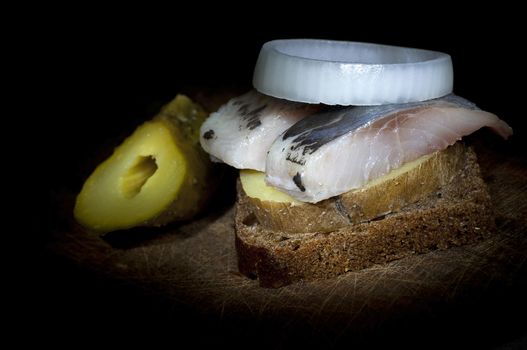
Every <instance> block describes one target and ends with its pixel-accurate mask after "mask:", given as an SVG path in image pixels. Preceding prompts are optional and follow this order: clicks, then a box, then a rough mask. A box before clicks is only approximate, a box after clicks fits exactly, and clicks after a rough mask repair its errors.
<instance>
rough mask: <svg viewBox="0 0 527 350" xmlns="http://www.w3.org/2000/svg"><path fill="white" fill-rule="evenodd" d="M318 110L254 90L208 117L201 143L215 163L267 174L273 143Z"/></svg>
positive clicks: (202, 130) (202, 129) (234, 99)
mask: <svg viewBox="0 0 527 350" xmlns="http://www.w3.org/2000/svg"><path fill="white" fill-rule="evenodd" d="M318 109H319V106H316V105H307V104H304V103H298V102H291V101H286V100H281V99H278V98H274V97H270V96H266V95H264V94H261V93H259V92H257V91H256V90H252V91H249V92H248V93H246V94H244V95H241V96H238V97H235V98H233V99H231V100H230V101H228V102H227V103H226V104H225V105H223V106H222V107H220V109H219V110H218V111H217V112H215V113H212V114H211V115H210V116H209V118H208V119H207V120H206V121H205V122H204V123H203V125H202V126H201V129H200V143H201V146H202V147H203V149H204V150H205V151H206V152H207V153H209V154H210V155H211V158H212V159H213V160H215V161H222V162H224V163H227V164H229V165H231V166H233V167H235V168H238V169H255V170H259V171H264V170H265V160H266V157H267V151H268V150H269V148H270V147H271V145H272V143H273V141H274V140H275V139H276V138H277V137H278V136H279V135H280V134H281V133H282V132H283V131H285V130H287V129H288V128H289V127H290V126H292V125H293V124H295V123H296V122H298V121H299V120H301V119H302V118H304V117H306V116H307V115H309V114H312V113H314V112H315V111H316V110H318Z"/></svg>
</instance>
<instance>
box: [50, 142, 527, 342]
mask: <svg viewBox="0 0 527 350" xmlns="http://www.w3.org/2000/svg"><path fill="white" fill-rule="evenodd" d="M488 140H491V141H488ZM469 142H471V143H472V144H473V145H474V147H475V149H476V151H477V153H478V157H479V161H480V164H481V168H482V173H483V175H484V178H485V180H486V182H487V183H488V186H489V190H490V193H491V196H492V198H493V202H494V205H495V209H496V215H497V219H496V222H497V226H498V231H497V232H496V234H495V235H494V236H493V237H492V238H490V239H488V240H486V241H484V242H482V243H480V244H477V245H471V246H465V247H460V248H453V249H450V250H447V251H435V252H432V253H429V254H425V255H418V256H413V257H410V258H406V259H403V260H399V261H395V262H392V263H390V264H388V265H384V266H374V267H371V268H368V269H365V270H362V271H358V272H350V273H347V274H345V275H342V276H340V277H337V278H333V279H330V280H321V281H316V282H309V283H307V282H306V283H297V284H293V285H290V286H287V287H283V288H280V289H263V288H260V287H259V286H258V283H257V281H255V280H250V279H248V278H246V277H244V276H242V275H240V274H239V273H238V270H237V265H236V252H235V250H234V232H233V209H232V198H233V197H232V196H231V197H230V199H229V200H227V201H218V202H217V203H215V207H214V208H212V209H211V210H209V211H208V212H207V213H206V214H205V215H203V216H202V217H200V218H198V219H197V220H195V221H192V222H188V223H183V224H175V225H171V226H168V227H166V228H162V229H140V230H132V231H129V232H119V233H117V234H114V235H110V236H108V237H106V238H105V239H102V238H99V237H94V236H90V235H88V234H87V233H86V232H85V231H84V230H83V229H82V228H81V227H79V226H78V225H77V224H76V223H75V222H74V221H73V219H72V218H71V212H72V205H73V200H74V196H75V193H67V194H62V195H61V198H60V202H61V203H62V206H63V207H62V209H61V211H62V215H63V220H64V221H65V222H66V224H65V225H63V227H62V228H61V229H59V230H57V231H56V233H55V235H54V237H53V240H52V241H51V243H50V245H49V251H51V252H53V254H56V255H59V256H62V257H65V258H66V260H67V261H68V262H70V263H72V264H75V265H77V266H82V267H83V268H85V269H89V270H90V271H93V272H94V274H95V275H104V276H105V278H108V279H110V280H120V281H126V284H127V285H129V286H130V288H133V289H134V290H137V289H139V290H142V291H144V293H145V295H149V298H155V299H159V300H163V305H168V307H167V309H165V310H164V311H163V312H164V313H169V314H173V318H172V319H171V320H172V321H174V322H176V320H178V321H177V322H176V323H177V324H178V325H179V326H180V327H183V328H179V329H180V332H179V333H180V334H181V333H183V334H184V333H186V332H187V331H188V332H190V329H191V328H192V329H194V330H196V329H199V330H200V331H199V334H200V337H198V338H199V339H201V340H203V339H204V338H207V336H210V337H213V338H214V339H220V338H223V337H225V339H228V340H229V341H230V340H244V341H245V340H248V339H258V341H257V342H258V344H259V345H271V346H273V347H274V345H279V346H288V345H295V344H296V345H298V344H306V343H307V344H310V345H313V344H317V345H321V346H333V345H341V344H344V345H350V344H352V343H353V344H355V343H359V344H363V343H367V344H372V343H371V342H377V341H379V340H382V341H383V342H385V343H392V341H393V342H395V341H396V340H397V341H400V342H401V343H402V344H407V343H406V341H410V339H414V340H415V339H427V341H428V343H427V344H428V346H430V345H434V344H435V345H437V344H443V343H445V344H450V343H449V341H451V340H452V339H455V336H462V335H465V338H464V339H465V340H466V341H467V342H468V344H473V340H471V339H475V338H474V337H479V338H478V339H486V338H485V337H484V336H485V334H486V333H487V335H488V333H489V332H490V333H492V332H493V331H496V330H501V331H503V328H507V327H511V324H514V327H516V328H515V329H516V330H518V329H519V330H520V333H521V330H522V329H525V325H523V326H522V324H521V322H524V321H520V323H517V322H516V321H511V320H512V318H513V317H514V316H518V314H521V313H522V312H525V311H526V310H527V309H526V307H525V305H526V304H525V301H523V298H524V293H525V292H526V291H527V288H526V285H527V284H526V281H527V264H526V260H527V259H526V256H527V255H526V252H527V229H526V227H527V166H526V157H525V155H524V154H523V152H522V150H521V149H518V148H519V147H518V144H515V143H514V142H510V141H508V143H507V142H504V141H502V140H499V139H498V138H497V137H496V136H494V135H490V136H489V135H487V134H480V135H478V137H477V138H475V140H471V141H469ZM229 184H230V185H232V187H229V186H226V187H227V188H228V191H231V192H233V191H234V186H233V183H232V181H231V182H230V183H229ZM125 290H126V288H125ZM167 310H169V311H167ZM509 316H510V317H509ZM183 317H184V318H188V319H192V321H189V325H187V328H185V326H181V325H182V324H186V321H185V320H183V321H182V320H181V319H180V318H183ZM166 319H167V317H165V318H164V320H166ZM167 322H168V321H167ZM198 324H199V327H198V328H195V326H196V327H197V325H198ZM522 327H523V328H522ZM181 329H183V330H181ZM496 332H497V331H496ZM516 334H517V333H513V336H514V335H516ZM253 337H254V338H253ZM482 337H483V338H482ZM198 338H196V339H198ZM445 339H448V340H445ZM482 342H483V343H484V342H485V341H482ZM456 344H459V343H456Z"/></svg>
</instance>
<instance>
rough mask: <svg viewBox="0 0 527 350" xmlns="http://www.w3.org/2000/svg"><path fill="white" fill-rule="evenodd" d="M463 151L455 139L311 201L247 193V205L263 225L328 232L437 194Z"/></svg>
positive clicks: (292, 230)
mask: <svg viewBox="0 0 527 350" xmlns="http://www.w3.org/2000/svg"><path fill="white" fill-rule="evenodd" d="M465 152H466V148H465V146H464V145H463V144H462V143H459V142H458V143H456V144H454V145H453V146H450V147H448V148H447V149H445V150H443V151H439V152H436V153H434V154H432V155H431V156H430V157H428V158H427V159H425V158H423V159H422V160H420V161H418V162H416V163H414V164H413V165H411V167H410V168H409V169H408V170H407V171H406V172H403V173H402V174H399V175H397V176H393V174H392V175H391V176H390V174H389V175H388V176H387V177H385V178H383V179H380V180H379V181H375V182H372V183H370V184H368V185H367V186H366V187H364V188H362V189H358V190H353V191H350V192H347V193H344V194H342V195H340V196H336V197H332V198H329V199H326V200H324V201H321V202H319V203H316V204H311V203H303V204H301V205H294V204H292V203H287V202H273V201H268V200H260V199H258V198H253V197H248V196H247V199H248V200H247V204H248V205H249V206H250V209H251V210H252V212H253V213H254V215H255V216H256V218H257V219H258V221H259V223H260V224H261V225H262V226H263V227H265V228H267V229H272V230H277V231H282V232H285V233H303V232H331V231H334V230H337V229H339V228H342V227H344V226H349V225H354V224H358V223H361V222H367V221H371V220H374V219H378V218H382V217H383V216H384V215H386V214H389V213H395V212H399V211H401V209H403V208H404V207H405V206H407V205H409V204H412V203H415V202H418V201H420V200H422V199H424V198H427V197H429V196H440V193H441V188H442V187H443V186H445V185H447V184H448V183H450V182H451V181H452V179H453V178H454V177H455V176H456V175H459V174H460V173H461V172H462V171H463V169H464V166H465V165H464V159H465V157H464V153H465ZM242 187H243V186H241V185H240V191H243V188H242ZM242 194H243V195H244V196H246V194H245V193H244V192H243V193H242Z"/></svg>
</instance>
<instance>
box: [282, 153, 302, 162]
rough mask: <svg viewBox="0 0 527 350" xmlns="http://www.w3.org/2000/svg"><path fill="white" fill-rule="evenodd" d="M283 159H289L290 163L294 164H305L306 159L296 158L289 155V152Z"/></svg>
mask: <svg viewBox="0 0 527 350" xmlns="http://www.w3.org/2000/svg"><path fill="white" fill-rule="evenodd" d="M285 160H288V161H290V162H291V163H295V164H298V165H305V164H306V161H305V160H303V159H298V158H297V157H292V156H291V153H288V154H287V156H286V157H285Z"/></svg>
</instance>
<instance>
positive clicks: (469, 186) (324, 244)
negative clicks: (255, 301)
mask: <svg viewBox="0 0 527 350" xmlns="http://www.w3.org/2000/svg"><path fill="white" fill-rule="evenodd" d="M460 157H464V160H463V162H464V164H465V167H464V168H462V169H461V170H460V171H459V172H457V173H456V175H455V176H454V178H453V179H452V181H451V182H450V183H449V184H447V185H446V186H444V187H443V188H441V189H440V190H439V191H437V192H435V193H433V194H431V195H430V196H428V197H426V198H424V199H422V200H420V201H419V202H417V203H413V204H410V205H408V206H407V207H405V208H403V209H402V210H401V211H400V212H398V213H394V214H388V215H386V216H385V217H382V218H379V219H376V220H373V221H369V222H364V223H358V224H350V225H349V226H346V227H343V228H340V229H338V230H334V231H331V232H308V233H286V232H283V231H276V230H272V229H268V228H266V227H263V226H262V225H261V224H260V223H259V222H258V220H257V218H256V216H255V215H254V213H253V212H252V211H251V206H250V205H248V201H249V199H248V197H247V196H246V195H245V193H244V191H243V189H242V186H240V185H239V184H238V199H237V202H236V214H235V236H236V237H235V243H236V250H237V253H238V266H239V269H240V272H241V273H243V274H244V275H246V276H248V277H251V278H258V280H259V283H260V285H261V286H262V287H271V288H277V287H281V286H284V285H287V284H290V283H294V282H297V281H300V280H314V279H324V278H331V277H334V276H337V275H340V274H343V273H346V272H348V271H355V270H360V269H364V268H367V267H370V266H372V265H374V264H385V263H387V262H389V261H393V260H396V259H401V258H404V257H406V256H409V255H412V254H422V253H426V252H429V251H431V250H435V249H447V248H449V247H453V246H461V245H465V244H470V243H475V242H477V241H480V240H482V239H484V238H485V237H486V236H488V235H490V234H491V233H492V232H493V231H494V229H495V223H494V215H493V212H492V207H491V203H490V196H489V194H488V192H487V189H486V185H485V183H484V181H483V180H482V178H481V175H480V171H479V166H478V163H477V158H476V155H475V153H474V152H473V151H472V150H471V149H468V148H466V150H465V152H462V153H461V154H460Z"/></svg>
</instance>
